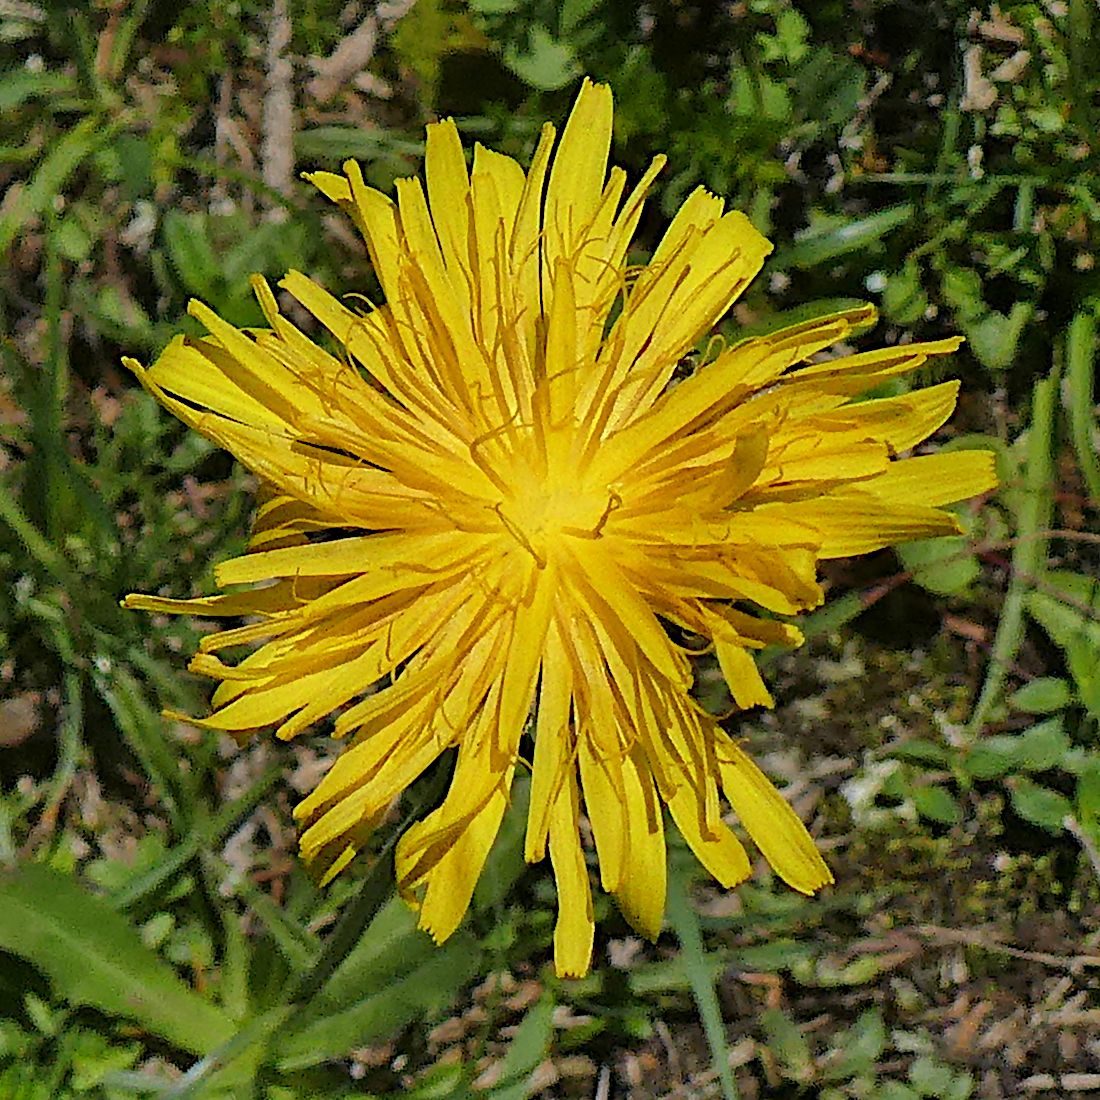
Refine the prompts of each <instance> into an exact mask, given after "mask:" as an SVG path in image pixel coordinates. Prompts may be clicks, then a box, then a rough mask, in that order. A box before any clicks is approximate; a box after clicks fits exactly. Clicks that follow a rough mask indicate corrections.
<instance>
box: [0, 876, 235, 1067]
mask: <svg viewBox="0 0 1100 1100" xmlns="http://www.w3.org/2000/svg"><path fill="white" fill-rule="evenodd" d="M0 947H2V948H3V949H4V950H6V951H10V952H12V953H13V954H15V955H19V956H21V957H23V958H25V959H27V960H28V961H29V962H31V963H33V964H34V965H35V966H37V967H38V968H39V969H40V970H42V971H43V972H44V973H45V974H46V975H48V977H49V978H50V980H51V981H52V983H53V985H54V988H55V990H56V991H57V993H58V994H59V995H60V996H62V997H64V998H65V999H66V1000H68V1001H70V1002H71V1003H73V1004H80V1005H91V1006H92V1007H93V1008H98V1009H99V1010H100V1011H102V1012H106V1013H108V1014H110V1015H113V1016H124V1017H127V1018H128V1019H131V1020H134V1021H136V1022H137V1023H138V1024H139V1025H140V1026H141V1027H142V1028H144V1029H145V1030H147V1031H149V1032H150V1033H152V1034H154V1035H159V1036H161V1037H162V1038H164V1039H167V1040H168V1041H169V1042H170V1043H172V1044H173V1045H174V1046H177V1047H180V1048H181V1049H183V1050H188V1051H191V1052H193V1053H197V1054H205V1053H207V1052H208V1051H210V1050H213V1049H214V1048H215V1047H216V1046H218V1044H219V1043H221V1042H223V1041H224V1040H225V1039H226V1038H228V1037H229V1036H230V1035H231V1034H232V1031H233V1025H232V1023H231V1021H230V1020H229V1018H228V1017H227V1016H226V1015H225V1014H224V1013H223V1012H222V1011H221V1010H220V1009H218V1008H216V1007H215V1006H214V1005H212V1004H210V1003H209V1002H208V1001H205V1000H203V999H202V997H200V996H199V995H198V994H197V993H195V992H193V991H192V990H191V989H189V988H188V987H187V986H186V985H184V983H183V982H182V981H181V980H180V979H179V978H178V977H177V976H176V974H175V972H174V971H173V970H172V968H171V967H170V966H168V964H167V963H165V962H164V961H163V960H162V959H160V958H159V957H158V956H156V955H155V954H153V952H151V951H149V950H148V949H147V948H146V947H145V946H144V945H143V944H142V942H141V938H140V937H139V935H138V933H137V930H136V929H135V928H134V927H133V926H132V925H131V924H129V922H128V921H127V920H126V919H125V918H124V917H122V916H120V915H119V914H118V913H116V912H115V911H114V910H113V909H112V908H111V907H110V906H109V905H108V904H107V902H106V901H104V900H103V899H102V898H99V897H96V896H95V895H94V894H90V893H88V892H87V891H86V890H84V889H82V888H81V887H80V886H79V885H78V884H77V883H76V881H75V880H74V879H73V878H72V877H70V876H69V875H63V874H59V873H58V872H56V871H53V870H51V869H50V868H49V867H45V866H43V865H41V864H24V865H22V866H21V867H19V868H18V869H17V870H15V871H14V872H8V873H6V874H0Z"/></svg>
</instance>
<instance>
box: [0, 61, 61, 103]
mask: <svg viewBox="0 0 1100 1100" xmlns="http://www.w3.org/2000/svg"><path fill="white" fill-rule="evenodd" d="M76 90H77V87H76V81H75V80H74V79H73V77H72V76H69V75H68V74H66V73H59V72H50V73H32V72H30V71H29V70H27V69H15V70H12V71H10V72H7V73H5V74H4V75H3V77H2V78H0V112H7V111H12V110H14V109H15V108H16V107H18V106H19V105H20V104H21V103H23V102H25V101H26V100H28V99H45V100H53V99H54V98H55V97H57V96H61V95H64V94H66V93H73V92H75V91H76ZM55 109H56V108H55Z"/></svg>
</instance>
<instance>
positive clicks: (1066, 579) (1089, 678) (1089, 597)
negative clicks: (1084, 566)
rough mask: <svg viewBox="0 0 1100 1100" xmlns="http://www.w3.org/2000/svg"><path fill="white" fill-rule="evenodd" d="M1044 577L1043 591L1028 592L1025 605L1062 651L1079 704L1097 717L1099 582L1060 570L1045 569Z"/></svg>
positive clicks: (1099, 715) (1099, 708)
mask: <svg viewBox="0 0 1100 1100" xmlns="http://www.w3.org/2000/svg"><path fill="white" fill-rule="evenodd" d="M1044 581H1045V583H1044V591H1041V592H1032V593H1030V594H1029V595H1028V596H1027V599H1026V601H1025V607H1026V608H1027V611H1028V614H1030V615H1031V617H1032V618H1033V619H1035V621H1036V622H1038V623H1039V625H1040V626H1041V627H1042V628H1043V629H1044V630H1045V631H1046V632H1047V634H1049V635H1050V637H1051V640H1052V641H1053V642H1054V643H1055V644H1056V645H1058V646H1060V647H1061V648H1062V649H1063V650H1064V651H1065V654H1066V663H1067V664H1068V665H1069V671H1070V674H1071V675H1072V676H1073V680H1074V683H1075V684H1076V686H1077V695H1078V697H1079V698H1080V700H1081V703H1082V705H1083V706H1084V707H1085V708H1086V709H1087V710H1088V712H1089V714H1091V715H1092V717H1093V718H1097V719H1100V585H1098V584H1097V582H1096V581H1095V580H1093V579H1092V578H1090V577H1083V576H1081V575H1080V574H1077V573H1070V572H1067V571H1064V570H1051V571H1049V572H1047V574H1046V575H1045V577H1044ZM1050 588H1054V589H1057V590H1059V594H1058V595H1054V594H1052V593H1051V592H1050V591H1049V590H1048V589H1050Z"/></svg>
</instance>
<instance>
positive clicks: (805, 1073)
mask: <svg viewBox="0 0 1100 1100" xmlns="http://www.w3.org/2000/svg"><path fill="white" fill-rule="evenodd" d="M760 1024H761V1026H762V1027H763V1028H764V1034H765V1036H766V1041H767V1044H768V1049H769V1050H770V1051H771V1052H772V1054H774V1055H775V1058H776V1061H777V1062H778V1063H779V1064H780V1066H781V1067H782V1068H783V1070H784V1072H785V1073H786V1074H787V1076H789V1077H793V1078H794V1079H795V1080H796V1081H807V1080H809V1078H810V1076H811V1075H812V1074H813V1056H812V1055H811V1054H810V1044H809V1043H807V1042H806V1037H805V1036H804V1035H803V1034H802V1031H801V1029H800V1028H799V1027H798V1025H797V1024H796V1023H794V1021H793V1020H791V1019H790V1018H789V1017H788V1016H787V1015H786V1014H785V1013H784V1012H782V1011H781V1010H780V1009H778V1008H766V1009H765V1010H764V1011H763V1012H762V1013H761V1014H760Z"/></svg>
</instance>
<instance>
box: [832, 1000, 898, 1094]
mask: <svg viewBox="0 0 1100 1100" xmlns="http://www.w3.org/2000/svg"><path fill="white" fill-rule="evenodd" d="M829 1045H830V1047H832V1048H833V1053H832V1054H831V1056H830V1058H829V1059H828V1060H827V1061H826V1062H825V1063H824V1064H823V1065H821V1066H820V1070H819V1072H820V1076H821V1079H822V1080H823V1081H843V1080H846V1079H847V1078H849V1077H854V1076H856V1075H858V1074H862V1073H870V1072H872V1070H873V1068H874V1065H875V1063H876V1062H877V1061H878V1059H879V1058H880V1056H881V1055H882V1052H883V1050H884V1049H885V1048H886V1025H885V1024H884V1023H883V1020H882V1013H881V1012H879V1010H878V1009H877V1008H870V1009H868V1010H867V1011H866V1012H864V1013H863V1014H862V1015H861V1016H860V1018H859V1019H858V1020H856V1022H855V1023H854V1024H853V1025H852V1026H851V1027H850V1028H849V1029H848V1030H847V1031H842V1032H840V1033H839V1034H838V1035H837V1036H836V1037H835V1038H834V1039H833V1040H832V1041H831V1042H830V1044H829Z"/></svg>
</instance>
